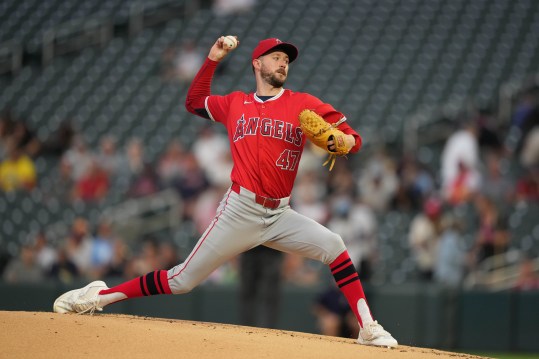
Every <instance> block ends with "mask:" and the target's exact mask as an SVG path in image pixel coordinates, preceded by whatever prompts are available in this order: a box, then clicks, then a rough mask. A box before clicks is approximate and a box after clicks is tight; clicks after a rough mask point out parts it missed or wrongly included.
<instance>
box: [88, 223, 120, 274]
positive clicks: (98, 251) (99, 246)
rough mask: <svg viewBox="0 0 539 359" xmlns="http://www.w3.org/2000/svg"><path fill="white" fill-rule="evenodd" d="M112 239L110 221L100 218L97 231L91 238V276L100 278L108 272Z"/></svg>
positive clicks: (112, 248)
mask: <svg viewBox="0 0 539 359" xmlns="http://www.w3.org/2000/svg"><path fill="white" fill-rule="evenodd" d="M114 241H115V238H114V235H113V233H112V228H111V225H110V223H109V222H108V220H106V219H102V220H101V221H100V222H99V224H98V226H97V233H96V234H95V236H94V237H93V238H92V240H91V273H90V276H91V277H92V278H101V277H103V276H104V275H105V273H107V272H108V270H109V267H110V264H111V263H112V259H113V257H114Z"/></svg>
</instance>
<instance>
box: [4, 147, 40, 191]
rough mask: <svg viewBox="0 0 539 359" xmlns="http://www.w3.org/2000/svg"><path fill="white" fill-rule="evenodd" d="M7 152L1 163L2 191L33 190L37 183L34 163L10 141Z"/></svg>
mask: <svg viewBox="0 0 539 359" xmlns="http://www.w3.org/2000/svg"><path fill="white" fill-rule="evenodd" d="M6 151H7V153H6V158H5V159H4V160H3V161H2V162H0V189H2V190H3V191H5V192H11V191H17V190H26V191H29V190H32V189H33V188H34V187H35V185H36V182H37V174H36V168H35V166H34V162H33V161H32V159H31V158H30V157H29V156H28V155H26V154H25V153H24V152H23V151H22V149H21V148H20V147H17V146H16V143H15V142H14V141H9V143H8V145H7V146H6Z"/></svg>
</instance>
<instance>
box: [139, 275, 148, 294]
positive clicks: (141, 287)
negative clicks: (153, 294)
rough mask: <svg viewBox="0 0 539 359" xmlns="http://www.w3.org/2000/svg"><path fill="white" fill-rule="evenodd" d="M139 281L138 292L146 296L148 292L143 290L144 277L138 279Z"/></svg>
mask: <svg viewBox="0 0 539 359" xmlns="http://www.w3.org/2000/svg"><path fill="white" fill-rule="evenodd" d="M139 279H140V281H139V283H140V291H141V292H142V295H144V296H147V295H148V292H146V289H144V276H140V277H139Z"/></svg>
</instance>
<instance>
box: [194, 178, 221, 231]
mask: <svg viewBox="0 0 539 359" xmlns="http://www.w3.org/2000/svg"><path fill="white" fill-rule="evenodd" d="M227 190H228V188H218V187H209V188H208V189H207V190H205V191H204V192H202V193H201V194H200V196H198V197H197V200H196V202H195V204H194V205H193V209H192V213H191V219H192V221H193V224H194V225H195V229H196V231H197V233H198V234H202V233H204V231H205V230H206V228H208V226H209V225H210V223H211V222H212V221H213V220H214V217H215V214H216V210H217V207H219V203H220V202H221V200H222V198H223V195H224V194H225V192H226V191H227Z"/></svg>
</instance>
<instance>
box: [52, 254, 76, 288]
mask: <svg viewBox="0 0 539 359" xmlns="http://www.w3.org/2000/svg"><path fill="white" fill-rule="evenodd" d="M49 277H50V278H52V279H55V280H58V281H60V282H62V283H64V284H70V283H73V282H74V281H75V280H76V279H77V278H78V277H79V270H78V268H77V266H76V265H75V263H73V262H72V261H71V260H70V259H69V257H68V254H67V251H66V249H65V248H60V249H59V250H58V255H57V259H56V262H54V263H53V265H52V267H51V270H50V272H49Z"/></svg>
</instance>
